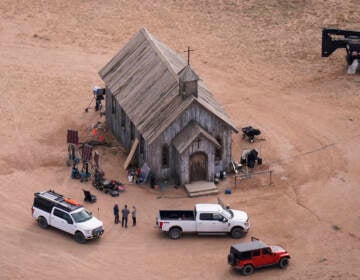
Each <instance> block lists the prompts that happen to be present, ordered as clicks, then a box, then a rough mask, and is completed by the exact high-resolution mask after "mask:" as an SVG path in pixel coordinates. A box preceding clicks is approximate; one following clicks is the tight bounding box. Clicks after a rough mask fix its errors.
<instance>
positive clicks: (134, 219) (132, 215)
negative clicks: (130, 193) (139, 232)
mask: <svg viewBox="0 0 360 280" xmlns="http://www.w3.org/2000/svg"><path fill="white" fill-rule="evenodd" d="M131 217H132V220H133V224H132V225H133V227H134V226H136V207H135V205H134V206H133V210H132V212H131Z"/></svg>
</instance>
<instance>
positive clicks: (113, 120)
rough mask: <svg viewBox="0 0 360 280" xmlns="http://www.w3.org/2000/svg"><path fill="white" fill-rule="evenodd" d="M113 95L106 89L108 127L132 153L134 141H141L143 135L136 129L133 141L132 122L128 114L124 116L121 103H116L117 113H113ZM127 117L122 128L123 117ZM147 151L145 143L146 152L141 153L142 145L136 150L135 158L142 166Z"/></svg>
mask: <svg viewBox="0 0 360 280" xmlns="http://www.w3.org/2000/svg"><path fill="white" fill-rule="evenodd" d="M111 96H112V93H111V91H110V90H109V89H108V88H107V89H106V121H107V123H108V126H109V127H110V128H111V130H112V132H113V134H114V136H115V137H116V139H117V140H118V141H119V142H120V143H121V144H122V145H123V146H124V148H125V149H126V150H127V151H130V149H131V146H132V144H133V142H134V140H133V139H135V138H138V139H139V142H140V141H141V134H140V133H139V131H138V130H137V129H136V127H134V137H133V139H131V125H132V123H131V120H130V119H129V117H128V116H127V115H126V114H123V115H122V113H121V112H122V110H123V109H122V108H121V107H120V105H119V103H118V102H116V103H115V113H113V112H112V97H111ZM122 116H125V125H124V126H122V120H121V117H122ZM146 149H147V145H146V143H144V151H143V153H142V154H141V153H140V144H139V146H138V148H137V149H136V152H135V155H134V157H135V158H136V159H137V160H138V161H139V164H140V165H142V164H143V163H144V162H145V159H146Z"/></svg>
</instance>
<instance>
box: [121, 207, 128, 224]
mask: <svg viewBox="0 0 360 280" xmlns="http://www.w3.org/2000/svg"><path fill="white" fill-rule="evenodd" d="M121 213H122V219H121V226H122V227H124V226H125V227H126V228H127V222H128V216H129V213H130V211H129V209H128V208H127V205H126V204H125V207H124V209H122V210H121Z"/></svg>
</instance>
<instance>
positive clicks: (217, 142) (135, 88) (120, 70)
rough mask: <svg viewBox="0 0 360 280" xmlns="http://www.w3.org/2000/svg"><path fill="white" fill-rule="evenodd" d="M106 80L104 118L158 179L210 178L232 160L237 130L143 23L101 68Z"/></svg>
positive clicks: (183, 64) (185, 66)
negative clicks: (233, 141)
mask: <svg viewBox="0 0 360 280" xmlns="http://www.w3.org/2000/svg"><path fill="white" fill-rule="evenodd" d="M99 75H100V77H101V78H102V79H103V81H104V82H105V86H106V120H107V122H108V125H109V127H110V128H111V129H112V131H113V133H114V135H115V136H116V137H117V139H118V140H119V141H120V142H121V143H122V144H123V145H124V146H125V147H126V148H127V149H128V150H130V148H131V146H132V143H133V141H134V139H135V138H138V140H139V145H138V147H137V150H136V152H135V159H136V160H137V162H138V164H139V165H140V166H141V165H142V164H143V163H144V162H146V163H147V164H148V166H149V167H150V168H151V170H152V172H154V173H155V174H156V176H157V177H158V178H159V179H164V180H169V179H170V178H173V179H175V180H176V182H177V183H178V184H185V183H189V182H192V181H198V180H206V181H212V180H213V179H214V175H215V173H216V172H220V171H222V170H226V169H227V168H228V166H229V164H230V161H231V135H232V132H238V130H237V129H236V127H235V126H234V125H233V123H232V122H231V121H230V119H229V117H228V116H227V114H226V113H225V111H224V110H223V108H222V107H221V105H220V104H219V103H218V102H217V101H216V100H215V98H214V96H213V95H212V93H211V92H210V91H209V90H207V89H206V87H205V85H204V83H203V82H202V81H201V80H200V79H199V76H198V75H197V74H196V73H195V72H194V71H193V70H192V68H191V66H190V65H188V64H187V61H186V60H184V58H183V57H181V56H180V55H179V54H177V53H176V52H175V51H173V50H172V49H170V48H169V47H168V46H166V45H165V44H163V43H161V42H159V41H158V40H157V39H155V37H154V36H153V35H151V34H150V33H149V32H148V31H147V30H146V29H145V28H142V29H141V30H140V31H139V32H138V33H137V34H136V35H135V36H134V37H133V38H132V39H131V40H130V41H129V42H128V43H127V44H126V45H125V46H124V47H123V48H122V49H121V50H120V51H119V52H118V53H117V54H116V55H115V56H114V57H113V58H112V59H111V60H110V61H109V62H108V63H107V64H106V65H105V66H104V68H103V69H101V71H100V72H99Z"/></svg>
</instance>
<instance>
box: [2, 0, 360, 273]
mask: <svg viewBox="0 0 360 280" xmlns="http://www.w3.org/2000/svg"><path fill="white" fill-rule="evenodd" d="M357 2H358V1H355V0H344V1H338V0H329V1H326V4H325V1H320V0H318V1H317V0H301V1H295V0H286V1H285V0H267V1H265V0H249V1H240V0H237V1H235V0H233V1H231V0H221V1H207V0H197V1H195V0H183V1H176V0H173V1H159V0H152V1H147V0H146V1H119V0H117V1H115V0H104V1H93V0H90V1H80V0H72V1H37V0H33V1H20V0H11V1H9V0H2V1H0V15H1V17H0V58H1V59H0V73H1V75H0V85H1V94H0V119H1V122H0V135H1V146H0V176H1V181H0V182H1V183H0V186H1V192H0V200H1V203H0V221H1V226H0V235H1V236H2V238H1V239H0V279H1V280H4V279H49V278H50V277H51V279H68V278H71V277H74V276H75V277H76V278H77V279H165V278H166V279H200V278H204V279H205V278H206V279H238V278H239V277H242V276H241V275H239V273H235V272H234V271H232V270H231V269H230V268H229V266H228V264H227V260H226V257H227V253H228V250H229V247H230V245H231V244H233V243H234V242H238V241H234V240H232V239H230V238H228V237H207V236H206V237H199V236H193V235H190V236H185V237H184V238H183V239H181V240H177V241H173V240H170V239H168V238H167V236H166V235H163V234H161V233H159V232H158V231H157V230H156V229H154V223H155V216H156V214H157V211H158V209H160V208H163V209H166V208H190V209H191V208H192V207H193V205H194V204H195V203H198V202H214V201H215V197H214V196H209V197H201V198H194V199H190V198H187V197H186V196H185V193H184V190H183V189H177V190H176V189H168V190H165V191H163V192H156V191H151V190H150V189H149V188H148V187H146V186H136V185H129V186H128V189H127V191H126V192H125V193H124V194H121V196H120V197H119V198H116V199H114V198H112V197H110V196H106V195H105V194H102V193H96V191H95V190H94V189H93V188H92V187H91V185H90V183H88V184H87V185H85V184H84V185H82V184H80V183H79V182H78V181H73V180H71V179H70V176H69V174H70V170H69V168H68V167H66V166H65V157H66V143H65V136H66V129H68V128H75V129H79V130H80V131H81V135H80V136H81V137H82V139H85V138H87V137H89V135H90V129H89V128H90V127H91V125H92V124H94V123H96V122H97V121H99V120H103V119H100V117H99V115H98V114H96V113H95V112H94V111H90V112H89V113H85V112H84V108H85V107H86V106H87V104H88V102H89V101H90V99H91V89H92V87H93V86H94V85H102V82H101V80H100V79H99V77H98V75H97V72H98V70H99V69H101V67H102V66H103V65H105V64H106V63H107V62H108V60H109V59H110V58H111V57H112V56H113V55H114V54H115V53H116V52H117V51H118V49H120V48H121V47H122V46H123V45H124V44H125V43H126V42H127V41H128V40H129V39H130V37H131V36H132V35H133V34H134V33H136V32H137V31H138V30H139V29H140V28H141V27H143V26H145V27H146V28H148V29H149V31H150V32H152V33H153V34H154V35H155V36H156V37H157V38H158V39H160V40H161V41H163V42H165V43H166V44H167V45H169V46H170V47H172V48H173V49H175V50H177V51H178V52H182V51H183V50H185V49H186V47H187V46H188V45H190V46H191V47H192V48H193V49H195V52H194V53H193V54H192V57H191V63H192V65H193V67H194V68H195V70H196V71H197V73H198V74H199V75H200V76H201V78H202V79H203V80H204V81H205V83H206V84H207V86H208V87H209V88H210V89H211V91H212V92H213V93H214V94H215V95H216V97H217V98H218V100H219V101H220V102H221V104H223V106H224V107H225V109H226V111H227V112H228V113H229V114H230V116H231V117H232V119H233V120H234V122H235V123H236V125H237V126H238V127H239V128H241V127H243V126H246V125H253V126H255V127H258V128H260V129H261V130H262V136H263V138H264V140H261V141H257V142H255V143H254V144H253V145H252V147H257V148H259V149H261V155H262V157H263V159H264V164H265V165H266V166H269V167H270V168H271V169H272V170H273V171H274V172H273V178H272V181H273V183H272V185H270V186H269V185H268V183H267V178H266V177H264V176H262V177H261V176H259V177H258V178H253V179H252V180H251V181H243V182H242V183H241V185H240V186H238V188H237V189H236V190H234V192H233V194H232V195H230V196H225V195H223V194H221V195H220V197H222V198H223V200H225V201H226V202H228V203H230V204H231V206H232V207H233V208H239V209H244V210H245V211H247V212H248V213H249V215H250V217H251V221H252V229H251V232H250V233H249V235H248V236H247V237H245V238H244V239H243V240H241V241H245V240H249V239H250V236H252V235H253V236H257V237H259V238H261V239H262V240H264V241H265V242H268V243H271V244H282V245H283V246H285V247H286V248H287V249H288V251H289V252H290V253H291V255H292V257H293V258H292V260H291V265H290V266H289V267H288V269H286V270H285V271H282V270H280V269H278V268H270V269H263V270H259V271H257V272H256V273H255V274H254V275H253V276H252V277H251V278H252V279H264V278H266V279H360V268H359V263H360V257H359V255H360V254H359V253H360V240H359V239H360V210H359V209H360V208H359V202H360V191H359V183H360V175H359V169H360V156H359V155H360V145H359V143H360V133H359V128H360V117H359V112H360V96H359V95H360V94H359V85H360V84H359V83H360V77H359V76H358V75H357V76H351V75H347V74H346V69H345V60H344V55H345V52H344V51H343V50H338V51H336V52H335V53H334V54H333V55H332V56H331V57H329V58H327V59H325V58H321V57H320V46H321V29H322V27H325V26H337V27H340V28H344V29H355V30H359V25H358V23H359V22H360V16H359V14H360V13H359V12H360V8H359V5H358V3H357ZM248 146H249V143H248V142H247V141H245V140H242V139H241V135H234V137H233V155H234V158H235V159H238V158H239V157H240V154H241V150H242V149H243V148H245V147H248ZM102 152H103V153H104V159H103V168H104V170H105V171H106V173H107V176H108V177H113V178H116V179H118V180H121V181H125V180H126V177H125V172H124V171H123V170H122V163H123V161H124V158H125V154H124V153H123V152H122V150H121V149H120V148H119V149H114V150H104V149H102ZM225 187H231V188H234V182H233V180H232V178H228V179H227V180H226V181H225V182H224V183H222V185H221V186H220V189H222V190H223V189H224V188H225ZM49 188H54V189H55V190H56V191H58V192H60V193H65V194H67V195H68V196H70V197H72V198H74V199H78V200H81V199H82V197H83V195H82V192H81V189H82V188H88V189H90V190H91V191H94V192H95V193H96V195H97V196H98V202H97V203H96V204H94V205H89V206H88V208H89V209H91V210H92V211H93V212H94V213H95V214H96V215H97V216H99V218H100V219H102V220H103V221H104V224H105V230H106V233H105V235H104V236H103V238H101V240H99V241H96V242H89V243H88V244H86V245H78V244H77V243H75V241H74V240H73V239H72V238H71V237H70V236H67V235H65V234H63V233H61V232H59V231H56V230H47V231H44V230H42V229H40V228H39V227H38V226H37V224H36V222H35V221H34V220H33V219H32V218H31V211H30V208H31V205H32V200H33V193H34V192H36V191H41V190H46V189H49ZM115 201H116V202H118V203H119V204H120V205H121V206H122V205H123V204H125V203H127V204H129V205H136V206H137V208H138V226H137V227H136V228H129V229H128V230H124V229H122V228H121V227H120V226H118V225H114V224H113V217H112V206H113V203H114V202H115Z"/></svg>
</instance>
